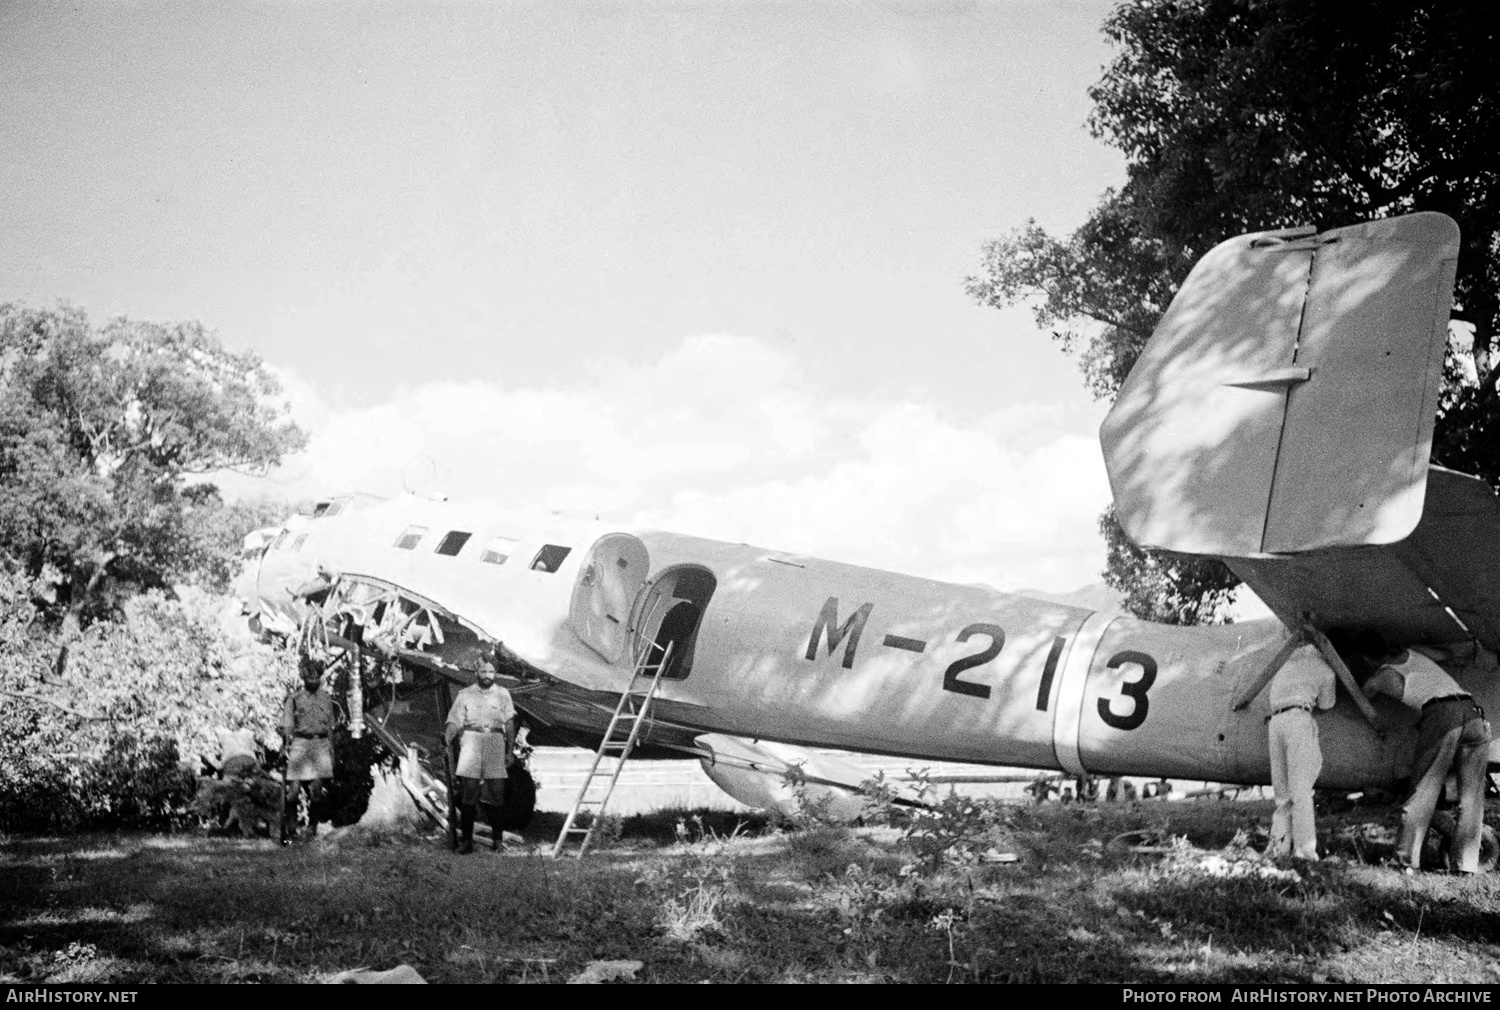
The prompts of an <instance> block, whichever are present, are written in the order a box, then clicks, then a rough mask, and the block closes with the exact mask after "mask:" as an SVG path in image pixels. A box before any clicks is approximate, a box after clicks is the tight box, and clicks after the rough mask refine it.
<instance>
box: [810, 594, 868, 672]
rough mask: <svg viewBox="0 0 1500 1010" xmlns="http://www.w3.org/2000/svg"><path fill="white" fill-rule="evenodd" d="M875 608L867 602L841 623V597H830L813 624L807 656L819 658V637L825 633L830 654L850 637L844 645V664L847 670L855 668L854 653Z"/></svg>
mask: <svg viewBox="0 0 1500 1010" xmlns="http://www.w3.org/2000/svg"><path fill="white" fill-rule="evenodd" d="M874 608H875V604H873V603H866V604H865V605H864V606H862V607H860V608H859V609H858V610H856V611H855V612H854V613H852V614H850V615H849V619H848V620H847V621H845V622H844V623H843V624H839V598H838V597H837V596H830V597H828V601H827V602H826V603H824V604H823V609H822V610H821V611H819V612H818V620H817V621H816V622H815V623H814V624H813V629H812V637H810V638H809V639H808V640H807V658H808V659H817V658H818V639H820V638H822V637H823V636H824V635H825V634H826V635H827V636H828V654H829V655H830V656H831V655H833V651H834V650H835V649H837V648H838V647H839V643H840V642H842V641H843V640H844V639H845V638H848V639H849V644H848V645H846V646H844V662H843V664H842V665H843V667H844V669H846V670H849V669H853V667H854V653H855V650H857V649H858V648H859V636H860V635H861V634H863V633H864V630H865V622H866V621H868V620H869V619H870V611H871V610H873V609H874Z"/></svg>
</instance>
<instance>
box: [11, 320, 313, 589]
mask: <svg viewBox="0 0 1500 1010" xmlns="http://www.w3.org/2000/svg"><path fill="white" fill-rule="evenodd" d="M278 392H279V390H278V387H277V383H276V381H275V379H274V377H273V376H272V375H271V374H270V373H269V372H267V371H266V369H265V368H264V367H263V366H262V364H261V362H260V360H259V359H258V358H257V357H256V356H255V355H254V354H250V353H243V354H236V353H232V352H230V351H227V350H225V349H224V348H223V347H222V346H221V345H220V344H219V342H218V340H217V338H216V337H214V335H213V334H212V333H210V332H209V331H207V330H206V329H205V328H204V327H203V326H202V324H200V323H196V322H187V323H178V324H174V325H163V324H158V323H148V322H140V321H134V320H129V319H124V318H120V319H116V320H113V321H112V322H110V323H108V324H106V325H104V326H103V327H96V326H95V325H93V324H92V323H91V322H90V320H89V319H88V317H87V315H86V314H85V313H84V312H83V311H81V310H79V309H76V308H70V307H67V306H61V307H58V308H52V309H31V308H25V307H20V306H16V305H8V304H7V305H0V562H9V565H10V567H11V568H12V569H14V570H19V571H21V572H23V573H25V574H26V575H27V576H28V577H30V578H33V579H43V580H44V581H45V582H46V583H47V585H46V587H45V592H46V597H47V599H49V600H51V601H55V602H56V603H57V604H58V606H59V607H61V608H65V609H66V611H67V612H68V613H69V614H70V615H71V616H73V617H75V618H78V617H82V618H84V619H87V618H88V617H89V616H90V610H91V609H93V610H97V609H99V608H101V607H106V606H107V605H108V604H109V603H110V594H111V588H112V587H118V586H130V587H134V588H142V587H152V586H155V587H164V586H170V585H173V584H177V583H182V582H187V583H195V582H196V583H202V584H206V585H210V586H218V587H222V586H223V585H224V584H225V583H226V582H227V580H228V578H229V576H230V574H231V571H232V562H233V559H234V556H235V554H236V553H237V551H238V548H239V539H240V537H242V536H243V535H244V533H245V532H247V531H248V528H249V527H246V523H248V522H255V521H258V520H259V518H260V517H259V516H258V515H252V514H250V513H249V512H247V511H246V510H245V509H244V508H229V507H226V506H225V504H224V502H223V501H222V500H221V498H220V496H219V493H218V490H217V488H216V487H215V485H213V484H212V483H211V482H209V481H208V480H207V478H209V477H211V475H213V474H215V473H217V472H221V471H226V470H238V471H245V472H252V473H263V472H264V471H265V470H266V469H268V468H269V467H271V466H274V465H275V464H277V463H278V462H280V460H281V459H282V457H283V456H284V455H285V454H287V453H288V452H292V451H295V450H297V449H298V448H300V447H301V446H302V445H303V444H304V442H305V436H304V435H303V433H302V432H301V430H300V429H298V428H297V426H296V425H295V424H293V423H292V422H291V421H290V420H289V419H288V418H287V417H286V413H285V409H284V407H282V406H279V405H277V404H276V403H275V402H274V397H275V396H276V394H277V393H278ZM250 511H251V512H253V511H254V510H253V509H252V510H250ZM241 527H246V528H241Z"/></svg>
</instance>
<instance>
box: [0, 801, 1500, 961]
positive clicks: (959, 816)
mask: <svg viewBox="0 0 1500 1010" xmlns="http://www.w3.org/2000/svg"><path fill="white" fill-rule="evenodd" d="M1392 817H1393V815H1392V814H1391V813H1390V812H1388V811H1386V812H1371V811H1368V810H1345V811H1342V812H1333V811H1330V812H1328V813H1327V814H1325V815H1324V816H1323V817H1322V818H1321V820H1320V828H1321V829H1322V831H1323V834H1324V838H1325V841H1326V843H1327V845H1328V848H1329V849H1330V851H1331V853H1332V856H1333V858H1330V859H1327V860H1324V861H1323V862H1322V863H1319V864H1316V865H1314V866H1312V867H1307V868H1298V869H1295V870H1293V869H1289V868H1278V867H1273V866H1270V865H1269V864H1266V863H1263V862H1261V861H1260V860H1259V859H1258V858H1255V857H1254V855H1253V852H1252V851H1251V850H1250V849H1248V848H1246V846H1245V842H1246V841H1251V842H1254V839H1255V832H1256V831H1257V830H1258V829H1263V827H1264V825H1265V823H1266V822H1267V820H1268V818H1269V805H1268V804H1265V803H1225V802H1215V801H1178V802H1140V803H1129V804H1108V805H1104V804H1101V805H1082V804H1056V803H1052V804H1042V805H1034V806H998V805H997V806H980V807H976V806H975V805H973V804H971V803H969V802H968V801H961V802H959V803H957V804H954V805H952V806H950V807H948V808H946V809H945V812H944V813H943V814H942V815H941V816H935V817H929V818H927V819H926V820H925V821H924V822H922V823H921V824H919V825H918V826H917V827H916V828H915V829H912V828H907V829H903V828H900V827H893V826H883V827H870V828H842V827H827V826H804V827H801V828H796V827H785V826H782V827H778V826H774V825H771V824H768V823H767V822H766V821H765V820H764V819H760V818H748V817H745V816H743V815H738V816H737V815H735V814H733V813H729V812H724V811H712V812H702V813H700V814H698V815H697V817H696V819H695V817H694V815H693V814H692V813H689V812H672V811H666V812H659V813H657V814H655V815H649V816H642V817H636V818H631V819H627V820H626V821H625V822H623V824H622V825H620V829H621V830H620V832H619V835H618V837H617V838H616V839H615V840H613V841H612V842H611V843H610V844H609V845H608V846H607V847H606V848H604V849H603V850H601V851H599V852H598V853H596V854H591V855H590V856H589V857H588V858H587V859H585V860H583V861H582V862H578V861H575V860H572V859H562V860H557V861H553V860H551V859H547V858H544V857H543V856H542V855H540V850H541V849H542V848H543V847H545V846H546V843H547V842H548V841H550V836H551V835H552V834H553V833H555V831H556V830H557V827H558V823H557V821H558V819H559V817H558V815H555V814H545V815H539V816H538V818H537V823H536V824H534V825H533V828H532V830H531V831H530V832H529V833H528V836H527V841H528V843H530V846H529V848H527V849H525V850H514V849H513V850H512V851H510V852H507V853H502V854H494V853H490V852H481V853H476V854H475V855H473V856H468V857H459V856H456V855H453V854H451V853H449V852H448V851H447V850H446V848H445V847H444V846H443V844H442V841H441V840H440V839H439V838H437V837H435V836H434V837H425V838H424V837H421V836H418V835H410V834H408V835H399V834H398V835H392V834H389V833H377V832H372V831H368V830H365V829H360V828H354V829H346V830H345V831H343V832H340V833H336V834H334V835H332V836H325V837H323V838H321V839H319V840H317V841H313V842H306V843H298V844H295V845H293V846H291V847H290V848H288V849H281V848H280V847H278V846H276V845H274V844H273V843H270V842H267V841H241V840H237V839H226V838H212V837H207V836H205V835H202V834H181V835H170V836H150V835H132V836H118V837H113V836H85V837H76V838H65V839H35V838H10V839H7V840H5V841H4V842H3V844H0V910H3V912H0V980H3V981H21V980H44V979H45V980H51V981H57V982H62V981H76V982H88V981H117V982H171V981H192V982H298V981H315V980H319V979H321V978H322V977H324V976H326V975H327V974H328V973H331V972H337V971H341V970H345V969H350V968H356V967H362V966H368V967H371V968H378V969H384V968H390V967H393V966H395V965H397V964H401V963H406V964H410V965H412V966H414V967H415V968H416V969H417V970H418V971H419V972H420V973H421V974H422V975H423V976H425V977H426V978H427V979H428V980H430V981H433V982H547V981H553V982H555V981H563V980H566V979H567V978H568V977H570V976H571V975H573V974H575V973H577V972H579V971H580V970H581V969H583V968H584V967H585V966H586V965H587V964H588V963H589V962H592V961H598V960H633V961H639V962H642V967H641V968H640V970H639V971H638V973H637V977H638V978H639V979H640V980H643V981H663V982H684V981H699V980H707V981H716V982H732V981H756V982H769V981H871V982H879V981H903V982H908V981H909V982H945V981H952V982H975V981H982V982H1003V981H1022V982H1067V981H1117V982H1118V981H1139V982H1147V981H1152V982H1161V981H1179V982H1197V981H1224V982H1234V981H1246V982H1249V981H1268V982H1269V981H1324V980H1349V981H1355V982H1418V981H1442V982H1500V946H1497V944H1500V914H1497V913H1500V875H1497V876H1492V877H1486V878H1480V879H1462V878H1458V877H1451V876H1447V875H1440V874H1428V875H1421V876H1417V877H1406V876H1402V875H1401V874H1399V873H1397V872H1396V871H1394V870H1392V869H1389V868H1387V867H1384V866H1382V865H1379V861H1380V860H1382V859H1384V858H1386V857H1388V856H1389V854H1390V850H1391V843H1392V841H1393V839H1394V828H1395V822H1394V820H1393V819H1392ZM1257 844H1258V843H1257ZM1011 856H1014V857H1015V861H1013V862H1009V861H1001V860H1008V859H1009V858H1010V857H1011Z"/></svg>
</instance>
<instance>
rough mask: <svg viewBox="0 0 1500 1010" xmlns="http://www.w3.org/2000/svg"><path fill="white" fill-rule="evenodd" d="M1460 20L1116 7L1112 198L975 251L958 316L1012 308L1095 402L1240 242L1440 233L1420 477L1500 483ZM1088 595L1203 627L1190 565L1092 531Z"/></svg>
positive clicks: (1490, 281) (1496, 177)
mask: <svg viewBox="0 0 1500 1010" xmlns="http://www.w3.org/2000/svg"><path fill="white" fill-rule="evenodd" d="M1491 13H1492V12H1491V10H1490V8H1489V7H1488V6H1487V5H1485V4H1480V3H1473V2H1451V3H1447V4H1424V3H1417V2H1414V0H1371V2H1370V3H1367V4H1363V5H1360V6H1359V7H1350V6H1348V5H1345V4H1339V3H1334V2H1332V0H1259V2H1250V0H1133V2H1128V3H1122V4H1121V5H1120V6H1119V7H1117V8H1116V9H1115V11H1114V12H1113V13H1112V14H1111V15H1110V17H1109V19H1108V20H1107V21H1106V23H1105V25H1104V32H1105V34H1106V35H1107V36H1108V37H1109V38H1110V39H1111V40H1112V41H1113V42H1114V44H1115V45H1116V47H1117V50H1118V55H1117V56H1116V57H1115V59H1114V61H1113V62H1112V63H1111V64H1110V65H1109V66H1108V67H1106V68H1105V72H1104V76H1103V78H1102V79H1101V80H1100V81H1099V82H1098V83H1097V84H1096V85H1095V86H1094V87H1093V88H1091V89H1090V91H1089V96H1090V98H1091V99H1092V101H1093V103H1094V111H1093V114H1092V116H1091V118H1090V121H1089V125H1090V128H1091V130H1092V132H1093V133H1094V135H1095V136H1096V137H1098V138H1100V139H1102V140H1104V141H1105V142H1107V143H1109V144H1111V145H1112V146H1114V147H1116V148H1118V149H1119V150H1121V151H1122V152H1124V154H1125V156H1126V158H1127V169H1128V177H1127V181H1126V183H1125V184H1124V186H1123V187H1121V188H1120V189H1119V190H1117V191H1116V190H1111V191H1108V192H1106V193H1105V194H1104V196H1103V198H1102V199H1101V200H1100V202H1099V205H1098V206H1097V207H1096V208H1095V209H1094V211H1093V212H1092V213H1091V215H1090V216H1089V219H1088V220H1087V221H1086V222H1085V223H1084V225H1083V226H1082V227H1080V228H1079V229H1078V230H1077V231H1076V232H1074V233H1073V234H1072V235H1070V236H1068V237H1066V238H1057V237H1054V236H1052V235H1050V234H1048V233H1047V232H1046V231H1045V230H1043V229H1042V228H1040V227H1038V226H1037V225H1036V224H1035V223H1034V222H1029V223H1028V224H1027V225H1026V226H1025V227H1023V228H1021V229H1019V230H1017V231H1015V232H1013V233H1012V234H1010V235H1008V236H1005V237H1002V238H1000V239H998V240H995V241H993V242H990V243H988V244H987V245H986V247H985V252H984V260H983V264H982V267H981V269H980V272H979V273H978V274H977V275H975V276H973V277H970V278H968V279H967V281H966V285H967V288H968V290H969V292H970V294H971V295H972V296H973V297H975V298H976V299H978V300H979V301H981V302H983V303H985V304H989V305H994V306H996V307H1002V306H1006V305H1011V304H1015V303H1017V302H1025V303H1028V304H1030V305H1031V306H1032V308H1033V310H1034V312H1035V315H1036V318H1037V322H1038V324H1039V325H1041V326H1043V327H1046V328H1048V329H1050V330H1051V331H1052V332H1053V335H1054V337H1055V338H1056V339H1057V340H1059V341H1060V342H1061V344H1062V346H1063V347H1064V349H1065V350H1067V351H1069V352H1070V353H1072V354H1074V355H1075V356H1076V357H1077V358H1078V361H1079V364H1080V366H1081V368H1082V370H1083V373H1084V376H1085V381H1086V382H1087V384H1088V386H1089V388H1090V389H1091V390H1092V391H1093V392H1094V394H1095V395H1096V396H1099V397H1101V398H1111V397H1113V396H1114V395H1115V394H1116V393H1117V392H1118V390H1119V387H1120V383H1121V381H1122V380H1123V379H1124V377H1125V375H1126V374H1127V373H1128V372H1129V370H1130V367H1131V365H1133V364H1134V363H1135V359H1136V357H1137V356H1138V355H1139V353H1140V350H1141V348H1142V346H1144V344H1145V342H1146V339H1147V338H1148V337H1149V336H1150V334H1151V331H1152V329H1153V328H1154V327H1155V325H1156V322H1157V320H1158V319H1159V318H1160V317H1161V314H1162V313H1163V312H1164V311H1165V309H1166V307H1167V304H1168V303H1169V302H1170V300H1171V297H1172V294H1173V293H1174V292H1175V291H1176V290H1177V287H1178V286H1179V285H1180V284H1181V282H1182V280H1183V278H1185V277H1186V275H1187V272H1188V271H1189V270H1190V269H1191V267H1192V265H1193V263H1194V262H1195V261H1196V260H1197V259H1198V257H1199V256H1201V255H1202V254H1203V253H1205V252H1206V251H1207V250H1209V249H1210V248H1212V247H1213V246H1214V245H1215V244H1217V243H1218V242H1220V241H1222V240H1223V239H1225V238H1228V237H1230V236H1233V235H1237V234H1241V233H1243V232H1247V231H1256V230H1261V229H1270V228H1278V227H1286V226H1293V225H1302V224H1314V225H1318V226H1320V227H1326V226H1332V225H1338V224H1348V223H1351V222H1354V221H1359V220H1365V219H1371V218H1379V217H1385V216H1390V215H1394V214H1401V213H1407V212H1410V211H1417V210H1436V211H1442V212H1443V213H1446V214H1448V215H1450V216H1452V217H1453V218H1454V219H1456V220H1457V221H1458V223H1459V227H1460V229H1461V231H1462V234H1463V246H1462V249H1461V252H1460V256H1459V264H1458V268H1459V272H1458V277H1457V283H1456V291H1455V305H1454V319H1455V320H1456V321H1457V322H1459V323H1460V325H1458V326H1455V327H1454V330H1453V337H1452V339H1451V341H1450V344H1451V346H1450V355H1449V363H1448V364H1449V367H1448V368H1447V369H1446V372H1445V375H1446V379H1447V386H1446V388H1445V390H1444V393H1443V396H1442V398H1441V403H1440V413H1439V417H1438V427H1437V433H1436V437H1435V443H1434V458H1435V459H1436V460H1437V461H1438V462H1440V463H1442V464H1444V465H1447V466H1451V467H1454V468H1456V469H1460V470H1464V471H1466V472H1470V473H1476V474H1479V475H1481V476H1483V477H1484V478H1486V479H1487V480H1489V481H1490V482H1491V483H1500V389H1497V382H1500V115H1497V112H1500V108H1497V105H1500V90H1497V89H1496V87H1495V84H1494V82H1495V81H1496V80H1497V79H1500V76H1497V75H1500V46H1497V44H1496V42H1497V39H1496V30H1495V28H1494V19H1493V18H1492V17H1491V16H1490V15H1491ZM1101 526H1102V528H1103V529H1104V530H1105V533H1106V540H1107V543H1108V544H1109V548H1110V553H1109V558H1110V560H1109V569H1108V570H1107V571H1106V573H1105V576H1106V580H1107V581H1108V582H1109V583H1110V584H1111V585H1112V586H1114V587H1115V588H1116V589H1119V590H1121V591H1123V592H1125V593H1126V595H1127V596H1128V597H1129V598H1130V600H1131V605H1132V609H1134V610H1135V611H1136V613H1138V614H1140V615H1141V616H1146V617H1151V618H1154V619H1158V620H1167V621H1175V622H1195V621H1199V620H1205V619H1214V618H1216V617H1220V616H1222V614H1223V605H1224V603H1225V602H1226V600H1227V599H1228V594H1227V591H1228V590H1229V589H1231V588H1232V587H1233V586H1234V584H1235V583H1236V581H1237V580H1236V579H1235V578H1234V576H1233V575H1232V574H1231V573H1230V572H1229V571H1228V569H1227V568H1225V567H1224V566H1223V565H1222V564H1220V563H1218V562H1216V561H1213V560H1212V559H1195V560H1194V561H1193V562H1192V563H1187V562H1186V561H1185V560H1184V559H1180V558H1178V559H1174V558H1170V557H1162V556H1160V554H1159V552H1155V551H1142V550H1140V549H1139V548H1136V547H1134V545H1131V544H1129V543H1128V542H1127V541H1126V540H1125V539H1124V537H1123V533H1121V532H1120V530H1119V527H1118V525H1117V524H1115V523H1114V520H1113V517H1112V515H1111V514H1109V513H1106V515H1105V516H1104V518H1103V519H1102V520H1101Z"/></svg>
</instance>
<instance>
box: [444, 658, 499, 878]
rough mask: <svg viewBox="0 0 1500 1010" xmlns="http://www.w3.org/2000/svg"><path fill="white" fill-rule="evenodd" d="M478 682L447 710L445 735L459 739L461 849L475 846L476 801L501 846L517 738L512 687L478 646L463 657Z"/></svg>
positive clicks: (495, 844) (449, 740)
mask: <svg viewBox="0 0 1500 1010" xmlns="http://www.w3.org/2000/svg"><path fill="white" fill-rule="evenodd" d="M465 667H466V668H467V669H469V670H471V671H473V673H474V677H475V683H473V684H470V685H469V686H468V687H466V688H464V689H463V690H462V691H460V692H458V697H457V698H454V699H453V707H452V708H451V709H449V710H448V722H447V725H446V726H445V727H444V729H443V738H444V739H445V740H446V741H447V743H448V746H449V747H452V746H453V742H454V740H458V743H459V749H458V761H457V762H456V767H455V774H456V775H457V777H458V783H457V790H458V797H457V799H458V804H457V805H458V810H459V825H460V828H461V829H462V831H463V842H462V844H460V845H459V848H458V851H459V853H460V854H461V855H467V854H469V853H471V852H473V851H474V814H475V809H474V808H475V806H476V805H481V804H482V805H483V806H484V819H485V820H486V821H488V822H489V825H490V830H491V832H492V833H493V835H492V838H493V841H492V842H491V847H492V848H494V849H497V850H498V849H499V848H500V834H501V829H500V813H501V807H502V806H503V805H504V803H505V777H506V766H507V765H509V764H510V762H511V753H512V748H513V746H514V743H515V738H516V707H515V705H514V704H513V703H512V702H511V700H510V692H509V691H507V690H506V689H505V688H503V687H501V686H500V685H498V684H496V683H495V667H494V662H493V659H492V658H491V657H490V656H488V655H486V654H485V653H483V652H481V651H480V650H479V649H475V650H474V651H473V652H472V653H471V654H470V655H469V658H468V662H466V663H465Z"/></svg>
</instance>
